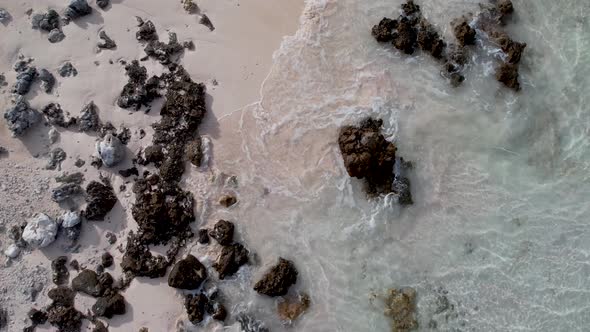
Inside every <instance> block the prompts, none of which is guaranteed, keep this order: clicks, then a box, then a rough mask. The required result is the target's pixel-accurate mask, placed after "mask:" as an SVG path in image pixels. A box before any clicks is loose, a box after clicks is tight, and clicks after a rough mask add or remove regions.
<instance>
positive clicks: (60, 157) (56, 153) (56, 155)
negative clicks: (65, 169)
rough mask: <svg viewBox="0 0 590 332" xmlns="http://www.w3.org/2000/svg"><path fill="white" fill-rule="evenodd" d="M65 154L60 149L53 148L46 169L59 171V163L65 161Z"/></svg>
mask: <svg viewBox="0 0 590 332" xmlns="http://www.w3.org/2000/svg"><path fill="white" fill-rule="evenodd" d="M66 157H67V154H66V152H65V151H64V150H63V149H62V148H55V149H53V150H51V151H50V152H49V161H48V162H47V166H45V168H46V169H51V170H53V169H56V168H57V169H58V170H61V163H62V162H63V161H64V160H66Z"/></svg>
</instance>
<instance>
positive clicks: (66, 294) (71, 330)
mask: <svg viewBox="0 0 590 332" xmlns="http://www.w3.org/2000/svg"><path fill="white" fill-rule="evenodd" d="M48 296H49V298H50V299H52V300H53V303H51V305H50V306H49V307H48V308H47V320H48V321H49V323H50V324H51V325H53V326H55V327H57V329H58V331H62V332H79V331H80V329H81V326H82V318H83V317H84V316H83V315H82V313H80V312H79V311H78V310H76V309H75V308H74V296H75V293H74V292H73V291H72V290H71V289H69V288H68V287H65V286H58V287H57V288H54V289H52V290H50V291H49V293H48Z"/></svg>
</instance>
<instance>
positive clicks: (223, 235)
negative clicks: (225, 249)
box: [209, 220, 234, 246]
mask: <svg viewBox="0 0 590 332" xmlns="http://www.w3.org/2000/svg"><path fill="white" fill-rule="evenodd" d="M209 236H210V237H212V238H214V239H215V240H216V241H217V242H218V243H219V244H221V245H223V246H226V245H229V244H231V243H232V242H233V239H234V224H232V223H231V222H229V221H227V220H219V221H218V222H217V223H216V224H215V226H213V229H212V230H210V231H209Z"/></svg>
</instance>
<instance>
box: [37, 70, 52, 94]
mask: <svg viewBox="0 0 590 332" xmlns="http://www.w3.org/2000/svg"><path fill="white" fill-rule="evenodd" d="M39 80H41V89H43V91H45V92H46V93H50V92H51V90H53V86H54V85H55V76H53V74H52V73H50V72H49V71H48V70H47V69H41V70H40V71H39Z"/></svg>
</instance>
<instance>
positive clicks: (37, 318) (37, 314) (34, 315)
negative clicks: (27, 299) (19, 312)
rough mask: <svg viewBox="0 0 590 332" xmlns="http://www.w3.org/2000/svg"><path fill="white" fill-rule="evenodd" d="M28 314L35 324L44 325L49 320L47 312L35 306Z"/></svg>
mask: <svg viewBox="0 0 590 332" xmlns="http://www.w3.org/2000/svg"><path fill="white" fill-rule="evenodd" d="M27 316H28V317H29V319H30V320H31V322H32V323H33V326H37V325H43V324H45V322H47V314H46V313H45V312H43V311H41V310H38V309H35V308H31V310H29V313H28V314H27Z"/></svg>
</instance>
